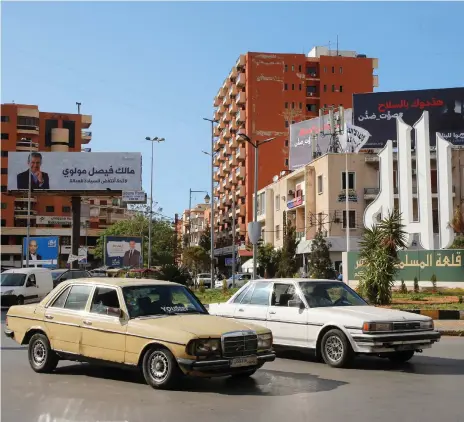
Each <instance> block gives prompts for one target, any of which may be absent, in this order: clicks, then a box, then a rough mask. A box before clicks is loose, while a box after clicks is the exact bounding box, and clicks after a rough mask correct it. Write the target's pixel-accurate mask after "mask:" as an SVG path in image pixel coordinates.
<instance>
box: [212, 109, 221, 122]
mask: <svg viewBox="0 0 464 422" xmlns="http://www.w3.org/2000/svg"><path fill="white" fill-rule="evenodd" d="M220 118H221V113H220V112H219V110H216V111H215V112H214V115H213V119H214V120H216V121H219V119H220Z"/></svg>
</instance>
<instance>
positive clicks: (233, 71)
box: [229, 67, 238, 81]
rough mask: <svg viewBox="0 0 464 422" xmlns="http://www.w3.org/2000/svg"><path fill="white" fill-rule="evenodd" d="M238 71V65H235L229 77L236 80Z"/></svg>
mask: <svg viewBox="0 0 464 422" xmlns="http://www.w3.org/2000/svg"><path fill="white" fill-rule="evenodd" d="M237 74H238V71H237V68H236V67H233V68H232V70H231V71H230V73H229V79H230V80H231V81H235V78H236V77H237Z"/></svg>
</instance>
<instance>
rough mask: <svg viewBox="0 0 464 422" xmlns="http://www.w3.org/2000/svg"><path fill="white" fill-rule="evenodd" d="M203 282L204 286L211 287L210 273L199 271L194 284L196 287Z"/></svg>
mask: <svg viewBox="0 0 464 422" xmlns="http://www.w3.org/2000/svg"><path fill="white" fill-rule="evenodd" d="M201 282H203V285H204V286H205V287H206V288H209V289H210V288H211V274H210V273H200V274H198V275H197V277H196V278H195V286H196V287H198V286H199V285H200V283H201Z"/></svg>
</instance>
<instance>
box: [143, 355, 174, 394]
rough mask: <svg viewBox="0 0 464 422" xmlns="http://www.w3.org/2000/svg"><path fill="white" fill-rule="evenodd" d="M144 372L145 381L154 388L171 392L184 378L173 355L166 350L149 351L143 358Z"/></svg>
mask: <svg viewBox="0 0 464 422" xmlns="http://www.w3.org/2000/svg"><path fill="white" fill-rule="evenodd" d="M142 372H143V376H144V378H145V381H146V382H147V383H148V384H149V385H150V386H152V387H153V388H158V389H164V390H169V389H172V388H174V387H175V386H176V384H177V383H178V382H179V380H180V378H181V377H182V371H181V370H180V369H179V366H178V365H177V362H176V360H175V358H174V356H173V354H172V353H171V352H170V351H169V350H168V349H165V348H161V347H160V348H153V349H150V350H148V352H147V353H145V356H144V357H143V363H142Z"/></svg>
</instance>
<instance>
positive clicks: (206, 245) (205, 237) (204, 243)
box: [198, 224, 211, 252]
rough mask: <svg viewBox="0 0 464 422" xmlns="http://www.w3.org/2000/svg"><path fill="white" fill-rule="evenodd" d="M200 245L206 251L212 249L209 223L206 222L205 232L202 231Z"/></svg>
mask: <svg viewBox="0 0 464 422" xmlns="http://www.w3.org/2000/svg"><path fill="white" fill-rule="evenodd" d="M198 245H199V246H201V247H202V248H203V249H204V250H205V251H206V252H210V251H211V228H210V225H209V224H206V227H205V230H203V233H201V237H200V241H199V242H198Z"/></svg>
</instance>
